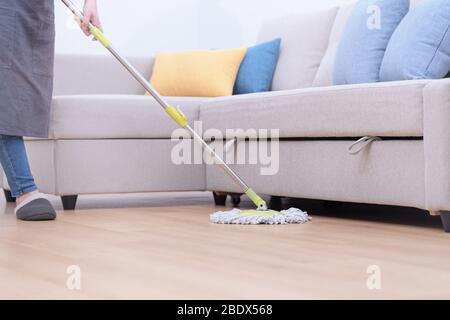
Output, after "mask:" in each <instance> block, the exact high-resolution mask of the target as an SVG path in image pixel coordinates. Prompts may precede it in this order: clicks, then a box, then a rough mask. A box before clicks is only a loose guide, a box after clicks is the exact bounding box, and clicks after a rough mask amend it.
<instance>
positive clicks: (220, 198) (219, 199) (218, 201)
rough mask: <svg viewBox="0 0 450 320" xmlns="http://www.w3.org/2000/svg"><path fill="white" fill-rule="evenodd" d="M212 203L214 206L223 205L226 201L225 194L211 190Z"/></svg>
mask: <svg viewBox="0 0 450 320" xmlns="http://www.w3.org/2000/svg"><path fill="white" fill-rule="evenodd" d="M213 196H214V203H215V205H216V206H224V205H225V203H226V202H227V194H226V193H222V192H216V191H213Z"/></svg>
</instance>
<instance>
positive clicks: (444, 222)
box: [441, 211, 450, 233]
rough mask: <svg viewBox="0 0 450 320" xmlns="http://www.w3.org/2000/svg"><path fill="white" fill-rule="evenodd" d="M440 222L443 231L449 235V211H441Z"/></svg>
mask: <svg viewBox="0 0 450 320" xmlns="http://www.w3.org/2000/svg"><path fill="white" fill-rule="evenodd" d="M441 220H442V226H443V227H444V231H445V232H449V233H450V211H442V212H441Z"/></svg>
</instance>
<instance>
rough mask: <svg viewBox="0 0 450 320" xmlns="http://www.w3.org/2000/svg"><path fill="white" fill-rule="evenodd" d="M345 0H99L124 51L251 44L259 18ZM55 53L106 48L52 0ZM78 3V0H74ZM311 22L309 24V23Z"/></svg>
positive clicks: (105, 20) (106, 25) (108, 26)
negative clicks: (95, 41)
mask: <svg viewBox="0 0 450 320" xmlns="http://www.w3.org/2000/svg"><path fill="white" fill-rule="evenodd" d="M345 1H347V2H348V0H166V1H163V0H98V3H99V7H100V13H101V17H102V21H103V27H104V29H105V31H106V33H107V34H108V35H109V37H110V38H111V40H113V42H114V43H115V45H116V47H117V48H119V49H120V51H121V52H123V53H124V54H126V55H144V56H147V55H149V56H150V55H152V54H153V53H154V52H156V51H158V50H188V49H211V48H214V49H218V48H232V47H240V46H250V45H253V44H254V42H255V40H256V36H257V33H258V30H259V28H260V26H261V24H262V22H263V21H264V20H267V19H271V18H273V17H278V16H283V15H288V14H292V13H296V12H304V11H311V10H316V9H317V8H320V7H327V6H331V5H334V4H336V3H341V2H345ZM56 2H57V4H56V15H57V40H56V52H57V53H94V54H105V50H104V49H102V48H101V46H100V45H98V44H97V43H93V42H89V41H87V40H86V39H85V37H84V36H82V34H81V32H80V31H79V30H78V28H77V27H76V26H75V25H74V24H73V23H72V21H73V20H72V18H71V16H70V14H69V13H68V12H67V10H66V9H65V8H64V7H63V5H62V4H61V3H60V2H59V1H58V0H56ZM74 2H75V3H78V4H79V5H80V6H81V5H82V3H83V1H82V0H74ZM311 27H312V28H313V27H314V26H311Z"/></svg>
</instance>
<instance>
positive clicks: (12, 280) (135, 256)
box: [0, 193, 450, 299]
mask: <svg viewBox="0 0 450 320" xmlns="http://www.w3.org/2000/svg"><path fill="white" fill-rule="evenodd" d="M54 200H55V205H58V206H59V207H58V208H59V209H60V205H59V203H58V202H56V201H57V199H56V198H55V199H54ZM244 205H248V203H246V202H244ZM79 207H80V209H79V210H77V211H75V212H62V211H60V212H59V217H58V219H57V221H55V222H49V223H45V222H44V223H26V222H20V221H17V220H16V219H15V217H14V215H13V206H12V205H10V204H8V205H6V204H4V203H0V210H1V211H0V212H3V213H0V298H2V299H16V298H21V299H31V298H42V299H46V298H50V299H52V298H62V299H83V298H86V299H96V298H110V299H120V298H129V299H132V298H137V299H146V298H148V299H154V298H157V299H166V298H167V299H169V298H170V299H196V298H199V299H221V298H223V299H228V298H230V299H231V298H232V299H257V298H261V299H267V298H268V299H280V298H286V299H303V298H319V299H324V298H344V299H351V298H363V299H382V298H394V299H399V298H410V299H414V298H424V299H432V298H437V299H445V298H447V299H448V298H450V286H449V279H450V246H449V239H450V237H449V235H448V234H445V233H443V232H442V230H440V229H438V228H433V227H422V226H421V225H408V224H400V223H396V224H394V223H386V222H385V223H384V222H373V221H368V220H364V219H353V218H349V217H345V216H344V217H333V216H327V215H321V214H319V215H315V214H314V212H312V217H313V221H312V222H310V223H308V224H305V225H289V226H226V225H213V224H210V223H209V221H208V215H209V214H210V213H212V212H213V211H216V210H218V209H223V208H215V207H214V206H213V205H212V204H211V197H210V195H207V194H204V193H192V194H170V195H168V194H155V195H130V196H124V195H121V196H117V195H116V196H98V197H94V196H90V197H81V199H80V206H79ZM101 207H105V208H106V209H102V208H101ZM127 207H128V208H127ZM70 265H77V266H79V267H80V268H81V272H82V289H81V290H80V291H71V290H69V289H68V288H67V287H66V280H67V277H68V274H66V269H67V267H68V266H70ZM370 265H378V266H379V267H380V268H381V276H382V278H381V279H382V281H381V283H382V289H381V290H374V291H371V290H368V289H367V287H366V280H367V277H368V274H367V273H366V269H367V267H368V266H370Z"/></svg>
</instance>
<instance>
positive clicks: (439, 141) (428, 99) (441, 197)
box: [423, 79, 450, 211]
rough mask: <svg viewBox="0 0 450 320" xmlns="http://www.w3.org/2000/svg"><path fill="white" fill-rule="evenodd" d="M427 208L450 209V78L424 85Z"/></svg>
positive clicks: (435, 209)
mask: <svg viewBox="0 0 450 320" xmlns="http://www.w3.org/2000/svg"><path fill="white" fill-rule="evenodd" d="M423 96H424V152H425V190H426V209H428V210H430V211H440V210H450V79H443V80H436V81H432V82H430V83H429V84H428V85H426V86H425V88H424V94H423Z"/></svg>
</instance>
